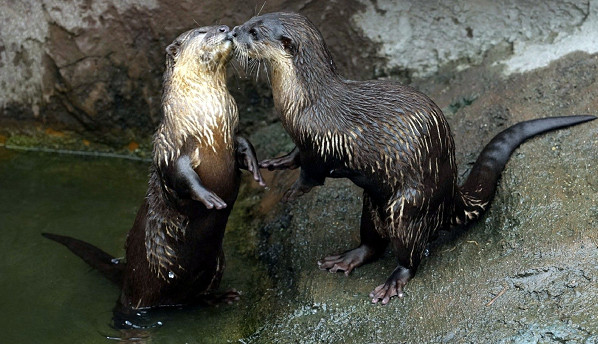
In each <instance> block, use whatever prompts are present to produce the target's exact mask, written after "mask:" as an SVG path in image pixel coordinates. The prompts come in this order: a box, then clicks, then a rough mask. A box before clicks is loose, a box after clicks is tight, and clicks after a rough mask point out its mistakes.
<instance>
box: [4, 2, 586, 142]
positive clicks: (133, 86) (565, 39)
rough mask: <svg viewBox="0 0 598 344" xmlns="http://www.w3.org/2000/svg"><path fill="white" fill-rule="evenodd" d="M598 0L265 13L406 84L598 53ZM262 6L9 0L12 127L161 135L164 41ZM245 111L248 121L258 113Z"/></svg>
mask: <svg viewBox="0 0 598 344" xmlns="http://www.w3.org/2000/svg"><path fill="white" fill-rule="evenodd" d="M597 4H598V0H592V1H581V0H578V1H575V0H567V1H556V0H551V1H544V2H540V3H532V2H529V1H523V0H511V1H498V2H496V1H495V2H492V1H483V0H478V1H460V0H450V1H443V2H440V1H417V2H413V1H406V0H378V1H369V0H351V1H310V0H302V1H290V0H287V1H285V0H273V1H268V2H266V3H265V6H264V8H263V9H262V12H272V11H279V10H290V11H298V12H301V13H304V14H305V15H307V16H308V17H309V18H310V19H311V20H312V21H313V22H314V23H315V24H316V25H317V26H318V27H319V28H320V30H321V31H322V34H323V35H324V38H325V39H326V41H327V43H328V44H329V46H330V50H331V52H332V54H333V56H334V57H335V59H336V62H337V65H338V66H339V70H340V71H341V72H342V74H343V75H345V76H347V77H349V78H356V79H367V78H373V77H379V76H388V75H390V76H399V77H407V78H406V79H405V78H403V79H402V80H403V81H405V80H408V78H409V77H411V76H426V75H430V74H431V73H434V72H436V71H438V70H439V69H440V68H442V66H452V67H455V68H456V69H464V68H467V67H468V66H470V65H472V64H477V63H479V62H480V61H481V60H482V59H483V58H484V57H485V56H487V55H488V54H489V51H493V49H494V50H496V49H495V48H496V47H499V49H498V50H500V53H499V54H498V58H496V54H495V55H493V56H495V58H496V61H497V62H505V63H507V65H508V66H509V67H508V68H509V69H507V70H513V71H515V70H519V69H526V68H530V66H531V67H533V66H536V65H543V64H545V63H546V61H550V60H553V59H555V58H557V57H559V56H562V55H563V54H565V53H568V52H570V51H573V50H577V49H583V50H586V51H590V52H592V51H595V50H596V49H598V43H597V42H596V40H597V39H598V38H597V37H598V24H597V23H598V20H597V18H598V15H597V14H596V12H597V10H596V8H598V5H597ZM261 5H262V3H261V2H259V3H255V4H252V5H249V6H248V5H247V2H246V1H240V0H230V1H227V2H226V3H224V4H223V3H222V2H221V1H217V0H205V1H191V0H187V1H175V0H150V1H143V0H125V1H110V0H73V1H70V0H69V1H67V0H20V1H16V0H9V1H5V2H2V3H1V4H0V67H1V69H0V88H1V89H2V92H0V124H1V125H0V128H6V127H7V126H8V125H10V124H14V125H13V126H12V127H15V128H21V127H24V126H25V123H33V124H42V125H45V126H50V127H55V128H58V129H71V130H77V131H90V130H91V131H99V132H101V133H104V134H105V133H107V132H108V133H110V132H113V133H115V134H116V135H115V137H118V136H119V135H120V133H122V132H123V131H127V130H131V129H132V130H133V131H136V132H141V133H143V134H147V133H151V132H152V131H153V129H154V126H155V124H156V123H157V121H158V120H159V118H160V107H159V104H160V92H161V74H162V71H163V68H164V66H163V64H164V53H163V51H164V47H165V46H166V45H168V43H170V42H171V41H172V39H174V37H176V36H177V35H178V34H179V33H181V32H183V31H185V30H187V29H189V28H191V27H193V26H197V25H209V24H215V23H222V24H227V25H230V26H233V25H237V24H239V23H242V22H244V21H245V20H247V19H248V18H250V17H251V16H252V15H253V14H255V13H256V12H257V11H259V8H260V7H261ZM530 57H531V58H530ZM539 57H542V59H541V61H540V59H539ZM530 61H532V62H535V61H540V63H539V64H530ZM231 74H234V73H231ZM231 79H237V80H236V81H234V83H233V84H232V85H235V87H234V88H231V91H232V92H233V95H234V96H235V98H237V102H238V104H239V107H240V108H241V109H251V108H254V107H255V106H254V105H255V104H258V103H260V101H261V103H262V104H264V102H263V100H264V99H267V97H268V87H267V86H266V87H264V86H265V85H264V84H262V85H261V86H262V87H261V88H257V89H256V88H255V87H254V84H253V83H252V82H251V81H249V80H240V81H239V80H238V78H237V77H236V75H231ZM267 105H268V103H267V102H266V107H267ZM260 111H262V112H264V111H263V109H262V110H260ZM241 113H242V114H243V113H244V111H241ZM245 113H246V115H245V118H250V117H252V116H253V115H252V113H251V111H249V112H245Z"/></svg>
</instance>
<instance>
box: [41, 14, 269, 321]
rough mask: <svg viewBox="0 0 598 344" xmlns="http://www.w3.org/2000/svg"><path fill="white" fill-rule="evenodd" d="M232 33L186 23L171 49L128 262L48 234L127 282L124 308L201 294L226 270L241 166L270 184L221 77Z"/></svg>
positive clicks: (128, 244)
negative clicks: (225, 244)
mask: <svg viewBox="0 0 598 344" xmlns="http://www.w3.org/2000/svg"><path fill="white" fill-rule="evenodd" d="M228 32H229V28H228V27H226V26H212V27H203V28H198V29H194V30H190V31H188V32H185V33H183V34H181V35H180V36H179V37H178V38H177V39H176V40H175V41H174V42H173V43H172V44H170V45H169V46H168V48H167V49H166V52H167V55H166V71H165V73H164V81H163V95H162V110H163V115H164V117H163V119H162V122H161V124H160V126H159V128H158V130H157V132H156V134H155V137H154V159H153V164H152V167H151V172H150V180H149V186H148V191H147V196H146V198H145V201H144V202H143V204H142V205H141V207H140V209H139V211H138V213H137V217H136V219H135V222H134V224H133V227H132V229H131V230H130V232H129V234H128V237H127V242H126V263H125V264H116V261H115V260H114V258H113V257H112V256H110V255H109V254H107V253H104V252H103V251H101V250H100V249H97V248H95V247H94V246H92V245H90V244H86V243H84V242H81V241H79V240H76V239H72V238H69V237H63V236H58V235H54V234H44V235H45V236H46V237H48V238H50V239H53V240H56V241H58V242H60V243H63V244H64V245H66V246H67V247H68V248H70V249H71V250H72V251H73V252H75V253H76V254H77V255H79V256H81V257H82V258H83V259H84V260H85V261H86V262H87V263H89V264H90V265H92V266H93V267H96V268H98V269H99V270H100V271H101V272H103V273H104V274H105V275H106V276H108V277H109V278H110V279H111V280H112V281H114V282H116V283H118V284H119V285H121V286H122V292H121V296H120V299H119V304H120V307H121V308H122V309H125V310H131V309H143V308H149V307H157V306H170V305H181V304H191V303H196V302H199V301H203V300H205V299H206V297H208V295H209V294H210V293H212V292H213V291H214V290H215V289H216V288H217V287H218V285H219V282H220V279H221V276H222V272H223V269H224V253H223V250H222V240H223V236H224V229H225V226H226V223H227V220H228V216H229V214H230V212H231V209H232V206H233V204H234V203H235V200H236V198H237V193H238V191H239V183H240V172H239V168H243V169H247V170H249V171H251V172H252V173H253V178H254V179H255V180H256V181H257V182H259V183H260V184H261V185H264V182H263V180H262V177H261V174H260V172H259V168H258V165H257V160H256V157H255V152H254V149H253V146H252V145H251V143H249V141H247V140H246V139H244V138H243V137H241V136H238V135H236V130H237V124H238V111H237V106H236V103H235V100H234V99H233V98H232V96H231V95H230V93H229V92H228V89H227V87H226V83H225V81H226V80H225V79H226V64H227V62H228V61H229V60H230V56H231V52H232V43H231V42H230V40H229V39H228V37H227V34H228ZM227 296H228V297H230V298H233V299H234V298H238V294H235V293H232V294H228V295H227ZM230 298H229V299H230Z"/></svg>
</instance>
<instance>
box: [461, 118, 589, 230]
mask: <svg viewBox="0 0 598 344" xmlns="http://www.w3.org/2000/svg"><path fill="white" fill-rule="evenodd" d="M594 119H596V117H595V116H565V117H548V118H540V119H535V120H531V121H525V122H521V123H517V124H515V125H513V126H511V127H509V128H507V129H505V130H504V131H502V132H501V133H499V134H498V135H496V136H495V137H494V138H493V139H492V141H490V143H488V144H487V145H486V147H484V149H483V150H482V153H480V156H479V157H478V159H477V160H476V162H475V164H474V165H473V168H472V169H471V172H470V174H469V176H468V177H467V180H466V181H465V183H464V184H463V186H461V187H460V190H459V194H458V196H457V197H459V196H460V201H459V199H457V200H456V202H455V203H456V208H455V210H454V212H453V216H452V219H451V224H453V225H464V224H467V223H469V222H471V221H473V220H476V219H477V218H478V217H479V216H480V215H481V214H482V213H483V212H484V211H485V210H486V208H487V206H488V204H489V203H490V201H491V200H492V197H493V196H494V192H495V190H496V183H497V181H498V178H499V177H500V175H501V173H502V171H503V169H504V167H505V165H506V163H507V161H508V160H509V157H510V156H511V153H513V151H514V150H515V149H516V148H517V147H518V146H519V145H520V144H521V143H523V142H524V141H525V140H527V139H529V138H532V137H534V136H536V135H538V134H541V133H544V132H546V131H550V130H555V129H559V128H565V127H568V126H572V125H575V124H580V123H583V122H587V121H591V120H594Z"/></svg>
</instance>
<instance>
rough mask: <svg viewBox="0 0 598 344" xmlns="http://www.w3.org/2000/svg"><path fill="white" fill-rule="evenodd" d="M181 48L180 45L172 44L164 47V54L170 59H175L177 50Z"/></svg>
mask: <svg viewBox="0 0 598 344" xmlns="http://www.w3.org/2000/svg"><path fill="white" fill-rule="evenodd" d="M180 48H181V43H179V42H174V43H172V44H170V45H169V46H167V47H166V53H167V54H168V55H170V57H173V58H174V57H176V56H177V55H178V54H179V50H180Z"/></svg>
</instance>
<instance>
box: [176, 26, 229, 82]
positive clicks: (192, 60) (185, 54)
mask: <svg viewBox="0 0 598 344" xmlns="http://www.w3.org/2000/svg"><path fill="white" fill-rule="evenodd" d="M229 31H230V30H229V28H228V26H226V25H219V26H206V27H200V28H197V29H193V30H189V31H187V32H185V33H183V34H181V35H180V36H178V37H177V38H176V39H175V40H174V42H172V43H171V44H170V45H169V46H168V47H167V48H166V66H167V70H171V69H174V68H177V67H179V66H180V67H182V68H185V70H187V68H191V70H194V71H197V72H201V71H211V70H215V69H218V68H220V67H223V66H224V65H226V63H227V62H228V60H229V59H230V53H231V51H232V43H231V41H230V39H229V37H228V33H229Z"/></svg>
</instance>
